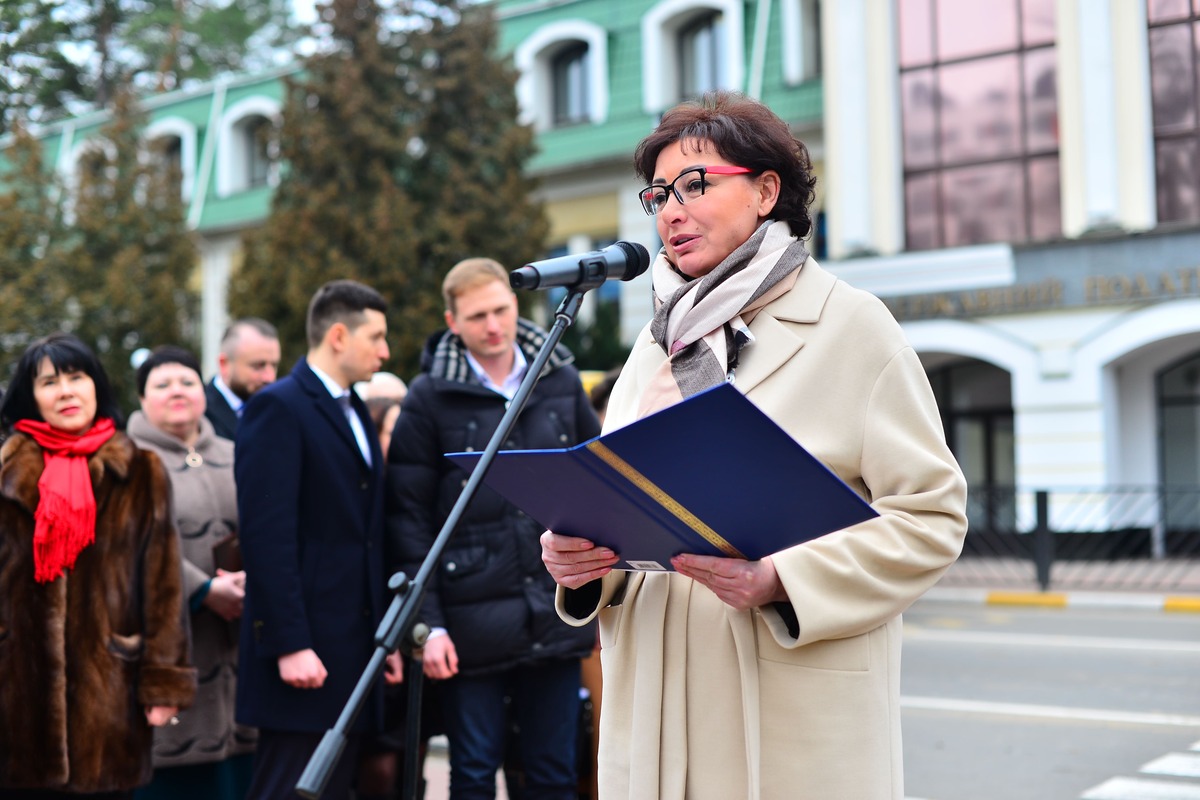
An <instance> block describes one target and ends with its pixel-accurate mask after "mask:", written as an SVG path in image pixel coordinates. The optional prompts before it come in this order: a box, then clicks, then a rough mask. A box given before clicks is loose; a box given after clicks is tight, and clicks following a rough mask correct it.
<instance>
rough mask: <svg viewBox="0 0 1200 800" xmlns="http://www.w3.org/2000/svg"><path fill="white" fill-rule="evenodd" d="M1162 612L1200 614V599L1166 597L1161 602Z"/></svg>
mask: <svg viewBox="0 0 1200 800" xmlns="http://www.w3.org/2000/svg"><path fill="white" fill-rule="evenodd" d="M1163 610H1164V611H1184V612H1200V597H1168V598H1166V599H1165V600H1163Z"/></svg>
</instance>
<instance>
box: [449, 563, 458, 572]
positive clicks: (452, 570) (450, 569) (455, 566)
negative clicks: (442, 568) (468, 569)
mask: <svg viewBox="0 0 1200 800" xmlns="http://www.w3.org/2000/svg"><path fill="white" fill-rule="evenodd" d="M456 569H458V564H455V563H454V562H453V561H448V562H446V572H454V570H456Z"/></svg>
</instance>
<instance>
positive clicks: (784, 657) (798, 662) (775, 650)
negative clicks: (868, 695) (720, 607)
mask: <svg viewBox="0 0 1200 800" xmlns="http://www.w3.org/2000/svg"><path fill="white" fill-rule="evenodd" d="M755 627H756V633H757V636H758V657H759V659H760V660H762V661H773V662H775V663H777V664H789V665H791V666H796V667H809V668H810V669H828V670H838V671H841V672H866V671H867V670H869V669H870V668H871V643H870V641H869V638H870V634H869V633H864V634H862V635H860V636H848V637H846V638H845V639H825V640H822V641H819V642H813V643H811V644H805V645H801V646H799V647H781V646H780V645H779V643H778V642H776V641H775V637H774V636H772V635H771V631H770V630H769V629H768V628H767V625H766V623H764V622H763V621H762V619H756V620H755Z"/></svg>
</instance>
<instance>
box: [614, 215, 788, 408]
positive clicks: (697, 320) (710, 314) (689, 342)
mask: <svg viewBox="0 0 1200 800" xmlns="http://www.w3.org/2000/svg"><path fill="white" fill-rule="evenodd" d="M807 258H808V250H807V249H805V247H804V242H802V241H801V240H800V239H799V238H797V237H796V236H794V235H792V230H791V227H790V226H789V225H788V224H787V223H786V222H781V221H771V220H768V221H766V222H764V223H763V224H762V225H760V226H759V227H758V230H756V231H755V232H754V233H753V235H751V236H750V238H749V239H747V240H746V241H745V242H743V243H742V245H741V246H740V247H738V248H737V249H736V250H734V251H733V252H732V253H730V254H729V256H728V257H726V259H725V260H724V261H722V262H721V263H720V264H718V265H717V266H716V267H715V268H714V269H713V270H712V272H710V273H708V274H707V275H704V276H703V277H701V278H687V277H686V276H684V275H681V274H680V273H679V272H678V271H677V270H676V269H675V267H674V266H672V265H671V262H669V261H668V260H667V257H666V250H665V249H664V250H663V251H660V252H659V254H658V257H657V258H656V259H655V260H654V266H653V267H652V273H651V275H652V278H653V281H654V308H655V311H654V320H653V321H652V322H651V323H650V333H651V335H652V336H653V337H654V341H656V342H657V343H658V344H659V346H660V347H662V349H663V350H664V351H665V352H666V353H667V356H668V359H667V361H665V362H664V363H663V364H662V366H660V367H659V369H658V372H656V373H655V375H654V377H653V378H652V380H651V381H650V383H649V384H647V386H646V389H645V391H643V393H642V397H641V400H640V402H639V407H638V416H639V417H644V416H645V415H647V414H650V413H653V412H655V411H658V410H660V409H663V408H666V407H667V406H670V405H674V404H675V403H678V402H679V401H680V400H682V399H683V398H685V397H691V396H692V395H694V394H696V393H697V392H701V391H703V390H704V389H708V388H710V387H712V386H717V385H718V384H720V383H721V382H722V381H725V380H728V379H730V377H731V376H732V374H733V370H734V369H735V368H736V366H737V362H738V354H739V352H740V351H741V349H742V348H743V347H745V346H747V345H749V344H751V343H753V342H754V335H753V334H752V333H751V332H750V323H751V322H752V321H753V319H754V316H755V315H756V314H757V313H758V312H759V310H760V309H761V308H763V307H764V306H766V305H767V304H768V303H770V302H771V301H772V300H775V299H777V298H778V297H780V296H781V295H783V294H785V293H786V292H787V291H788V290H789V289H791V288H792V286H794V285H795V283H796V277H797V275H799V273H800V268H801V267H802V266H803V265H804V261H805V260H806V259H807Z"/></svg>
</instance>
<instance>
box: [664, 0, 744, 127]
mask: <svg viewBox="0 0 1200 800" xmlns="http://www.w3.org/2000/svg"><path fill="white" fill-rule="evenodd" d="M743 6H744V4H743V3H742V2H741V0H662V2H661V3H658V4H657V5H655V6H654V7H653V8H651V9H650V10H649V11H647V12H646V14H645V15H644V16H643V17H642V107H643V109H644V110H645V111H646V112H647V113H649V114H654V115H658V114H661V113H662V112H664V111H666V110H667V108H669V107H670V106H673V105H675V104H676V103H678V102H679V101H680V100H681V99H682V98H681V97H680V96H679V80H680V75H679V32H680V30H681V29H682V28H683V27H684V26H685V25H687V23H689V22H691V21H692V20H694V19H695V18H696V17H697V16H698V15H700V14H705V13H708V12H712V11H716V12H717V13H719V14H721V15H722V22H723V23H724V26H725V39H724V42H723V43H722V44H723V47H724V49H725V74H724V75H721V76H719V77H718V82H717V85H718V86H719V87H720V88H722V89H733V90H739V91H740V90H743V89H744V88H745V86H744V84H745V81H746V46H745V20H744V12H743Z"/></svg>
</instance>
